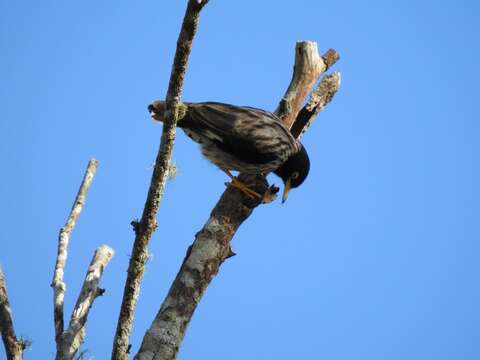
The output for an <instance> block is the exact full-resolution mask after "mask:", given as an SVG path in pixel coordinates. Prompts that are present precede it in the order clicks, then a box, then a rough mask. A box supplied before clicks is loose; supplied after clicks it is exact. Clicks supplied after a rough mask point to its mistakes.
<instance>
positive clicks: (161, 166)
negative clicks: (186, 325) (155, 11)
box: [112, 0, 208, 360]
mask: <svg viewBox="0 0 480 360" xmlns="http://www.w3.org/2000/svg"><path fill="white" fill-rule="evenodd" d="M207 2H208V0H203V1H202V0H189V1H188V5H187V10H186V12H185V17H184V19H183V23H182V28H181V31H180V34H179V37H178V40H177V49H176V52H175V59H174V61H173V66H172V73H171V75H170V82H169V85H168V92H167V96H166V112H165V116H166V118H165V122H164V126H163V131H162V138H161V143H160V148H159V151H158V154H157V158H156V161H155V167H154V170H153V174H152V179H151V182H150V188H149V190H148V196H147V200H146V202H145V207H144V209H143V214H142V218H141V219H140V221H139V222H135V226H134V229H135V235H136V236H135V242H134V244H133V250H132V256H131V258H130V263H129V266H128V272H127V280H126V282H125V289H124V292H123V299H122V306H121V309H120V315H119V318H118V323H117V330H116V333H115V338H114V341H113V350H112V360H125V359H126V358H127V357H128V351H129V337H130V332H131V329H132V321H133V316H134V312H135V307H136V304H137V299H138V296H139V292H140V282H141V280H142V277H143V273H144V270H145V263H146V261H147V259H148V248H147V246H148V242H149V240H150V238H151V236H152V234H153V232H154V231H155V229H156V227H157V220H156V217H157V211H158V207H159V203H160V199H161V197H162V196H163V192H164V188H165V182H166V180H167V176H168V173H169V165H170V159H171V155H172V149H173V144H174V140H175V128H176V124H177V120H178V104H179V102H180V94H181V90H182V86H183V80H184V77H185V71H186V67H187V61H188V57H189V55H190V52H191V49H192V41H193V37H194V35H195V33H196V30H197V25H198V19H199V15H200V10H201V9H202V8H203V6H204V5H205V4H206V3H207Z"/></svg>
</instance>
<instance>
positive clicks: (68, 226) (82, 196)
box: [50, 159, 98, 350]
mask: <svg viewBox="0 0 480 360" xmlns="http://www.w3.org/2000/svg"><path fill="white" fill-rule="evenodd" d="M97 166H98V161H97V160H95V159H92V160H90V161H89V162H88V166H87V169H86V171H85V175H84V176H83V180H82V183H81V185H80V189H79V190H78V193H77V196H76V198H75V201H74V202H73V206H72V210H71V211H70V214H69V216H68V219H67V221H66V223H65V225H64V226H63V227H62V228H61V229H60V233H59V236H58V250H57V260H56V263H55V271H54V274H53V280H52V284H51V285H50V286H51V287H52V288H53V317H54V323H55V340H56V343H57V350H58V347H59V344H60V337H61V335H62V334H63V330H64V314H63V304H64V298H65V290H66V285H65V282H64V281H63V275H64V272H65V263H66V261H67V255H68V242H69V241H70V235H71V233H72V231H73V228H74V227H75V224H76V222H77V219H78V217H79V216H80V213H81V212H82V209H83V206H84V204H85V201H86V199H87V192H88V189H89V188H90V185H91V183H92V180H93V177H94V176H95V172H96V171H97Z"/></svg>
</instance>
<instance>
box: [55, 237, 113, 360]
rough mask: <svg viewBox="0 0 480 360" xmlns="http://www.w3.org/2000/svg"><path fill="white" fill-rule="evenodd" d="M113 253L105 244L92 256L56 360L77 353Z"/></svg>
mask: <svg viewBox="0 0 480 360" xmlns="http://www.w3.org/2000/svg"><path fill="white" fill-rule="evenodd" d="M113 255H114V251H113V249H111V248H110V247H108V246H107V245H102V246H100V247H99V248H98V249H97V250H96V251H95V254H94V256H93V259H92V261H91V263H90V266H89V267H88V270H87V275H86V276H85V281H84V282H83V286H82V289H81V290H80V294H79V295H78V299H77V303H76V304H75V307H74V309H73V311H72V316H71V317H70V323H69V326H68V329H67V330H65V331H64V332H63V334H62V335H61V336H60V346H59V347H58V349H57V355H56V357H55V359H56V360H71V359H73V357H74V356H75V354H76V353H77V351H78V349H79V347H80V345H81V344H82V343H83V340H84V338H85V323H86V321H87V317H88V313H89V311H90V308H91V307H92V304H93V301H94V300H95V299H96V298H97V297H98V296H101V295H103V293H104V292H105V290H103V289H101V288H99V287H98V283H99V282H100V278H101V276H102V274H103V271H104V269H105V268H106V266H107V265H108V263H109V262H110V260H111V259H112V257H113Z"/></svg>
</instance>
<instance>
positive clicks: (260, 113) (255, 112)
mask: <svg viewBox="0 0 480 360" xmlns="http://www.w3.org/2000/svg"><path fill="white" fill-rule="evenodd" d="M180 126H182V127H186V128H189V129H191V130H193V131H195V132H197V133H198V134H200V135H202V136H205V137H208V139H209V140H210V141H213V142H214V143H215V144H216V145H217V146H218V147H219V148H220V149H221V150H223V151H226V152H229V153H231V154H232V155H234V156H235V157H237V158H238V159H240V160H242V161H245V162H249V163H257V164H265V163H268V162H270V161H274V160H277V159H278V158H279V156H280V157H283V156H284V154H283V152H284V151H283V150H282V151H279V145H281V148H282V149H287V150H286V151H290V150H291V148H292V146H294V143H295V141H294V140H293V137H292V135H291V134H290V133H289V132H288V130H287V129H286V128H285V127H284V126H283V125H282V124H281V122H280V120H278V118H276V117H275V116H274V115H273V114H271V113H268V112H266V111H264V110H260V109H255V108H250V107H239V106H234V105H229V104H222V103H214V102H208V103H197V104H188V111H187V116H186V117H185V118H184V122H183V123H182V124H181V125H180Z"/></svg>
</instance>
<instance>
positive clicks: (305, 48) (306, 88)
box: [275, 41, 338, 128]
mask: <svg viewBox="0 0 480 360" xmlns="http://www.w3.org/2000/svg"><path fill="white" fill-rule="evenodd" d="M336 54H337V52H336V51H335V50H329V51H328V52H327V53H326V54H325V55H326V56H325V57H321V56H320V54H319V53H318V49H317V43H316V42H314V41H300V42H298V43H297V45H296V47H295V65H294V68H293V75H292V80H291V81H290V85H289V86H288V89H287V91H286V92H285V95H284V96H283V98H282V100H281V101H280V103H279V104H278V107H277V110H275V113H276V114H277V115H278V117H279V118H280V119H282V121H283V123H284V124H285V125H286V126H287V127H288V128H291V127H292V124H293V122H294V121H295V118H296V116H297V114H298V112H299V111H300V108H301V107H302V105H303V101H304V100H305V97H306V96H307V94H308V93H309V92H310V91H311V89H312V87H313V85H314V84H315V83H316V82H317V80H318V78H319V76H320V75H321V74H322V73H324V72H325V71H326V70H327V68H328V67H329V66H331V65H332V64H333V63H334V62H335V61H336V59H337V58H338V57H337V56H335V55H336Z"/></svg>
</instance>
